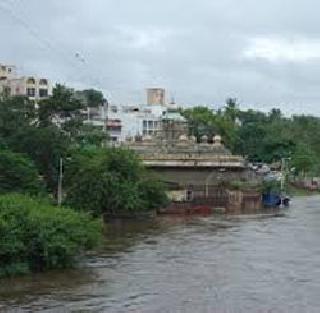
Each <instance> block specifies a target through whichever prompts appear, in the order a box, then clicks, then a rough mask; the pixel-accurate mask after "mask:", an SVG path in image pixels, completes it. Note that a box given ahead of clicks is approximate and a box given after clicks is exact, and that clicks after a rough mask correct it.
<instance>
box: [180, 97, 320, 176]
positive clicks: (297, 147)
mask: <svg viewBox="0 0 320 313" xmlns="http://www.w3.org/2000/svg"><path fill="white" fill-rule="evenodd" d="M182 114H183V115H184V116H185V117H186V118H187V120H188V122H189V127H190V134H193V135H195V136H197V138H198V139H200V137H201V136H202V135H204V134H206V135H209V137H211V136H213V135H215V134H219V135H221V136H222V138H223V140H224V142H225V144H226V146H227V147H228V148H229V149H230V150H231V151H232V152H233V153H235V154H241V155H244V156H246V157H247V158H248V160H250V161H252V162H267V163H272V162H279V161H280V160H281V158H290V160H291V161H290V165H291V167H292V168H294V169H295V171H296V173H300V174H305V173H308V172H312V173H314V174H317V175H319V174H320V137H319V133H320V118H318V117H314V116H305V115H299V116H297V115H294V116H292V117H286V116H284V115H283V114H282V113H281V111H280V110H279V109H272V110H271V111H270V112H268V113H264V112H260V111H254V110H246V111H243V110H240V108H239V105H238V104H237V103H236V100H235V99H229V100H227V104H226V106H225V107H224V108H223V109H220V110H217V111H215V110H210V109H208V108H207V107H201V106H200V107H194V108H191V109H186V110H182Z"/></svg>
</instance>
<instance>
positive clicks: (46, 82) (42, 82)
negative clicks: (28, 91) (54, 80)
mask: <svg viewBox="0 0 320 313" xmlns="http://www.w3.org/2000/svg"><path fill="white" fill-rule="evenodd" d="M39 85H48V81H47V80H46V79H44V78H42V79H40V81H39Z"/></svg>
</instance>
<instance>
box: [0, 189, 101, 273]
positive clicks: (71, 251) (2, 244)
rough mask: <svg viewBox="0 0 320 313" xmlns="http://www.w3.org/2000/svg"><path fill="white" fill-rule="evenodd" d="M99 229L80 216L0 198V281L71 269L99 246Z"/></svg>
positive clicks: (10, 196) (34, 202) (41, 202)
mask: <svg viewBox="0 0 320 313" xmlns="http://www.w3.org/2000/svg"><path fill="white" fill-rule="evenodd" d="M101 231H102V225H101V223H100V222H99V221H96V220H94V219H92V218H91V217H89V216H88V215H87V214H84V213H77V212H75V211H73V210H71V209H68V208H62V207H61V208H60V207H54V206H52V205H50V204H48V203H47V202H46V201H45V200H39V199H38V200H36V199H32V198H30V197H27V196H23V195H19V194H6V195H1V196H0V277H1V276H10V275H15V274H22V273H27V272H31V271H42V270H45V269H53V268H64V267H68V266H71V265H72V264H73V262H74V257H75V256H77V255H79V254H81V253H82V252H83V251H84V250H86V249H91V248H93V247H94V246H96V245H97V244H98V242H99V239H100V236H101Z"/></svg>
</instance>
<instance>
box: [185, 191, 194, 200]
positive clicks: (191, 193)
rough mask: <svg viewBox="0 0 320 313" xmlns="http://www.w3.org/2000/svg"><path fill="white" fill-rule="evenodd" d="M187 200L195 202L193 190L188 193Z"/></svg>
mask: <svg viewBox="0 0 320 313" xmlns="http://www.w3.org/2000/svg"><path fill="white" fill-rule="evenodd" d="M186 199H187V201H192V200H193V191H192V190H187V191H186Z"/></svg>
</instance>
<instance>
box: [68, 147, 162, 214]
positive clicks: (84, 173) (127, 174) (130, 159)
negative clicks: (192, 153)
mask: <svg viewBox="0 0 320 313" xmlns="http://www.w3.org/2000/svg"><path fill="white" fill-rule="evenodd" d="M65 182H66V202H67V203H69V204H70V205H71V206H73V207H75V208H79V209H85V210H89V211H90V212H92V213H93V214H95V215H99V214H101V213H104V212H111V213H119V212H131V213H135V212H140V211H146V210H150V209H153V208H155V207H159V206H162V205H164V204H165V203H166V200H167V197H166V194H165V191H164V188H163V186H162V185H161V184H160V183H158V181H157V180H156V179H155V178H152V177H151V176H150V174H149V173H148V172H147V171H146V170H145V169H144V167H143V166H142V163H141V161H140V160H139V159H138V158H137V157H136V156H135V154H134V153H133V152H132V151H129V150H124V149H115V148H112V149H101V150H96V149H95V150H85V151H83V152H81V153H79V151H77V152H76V153H73V154H72V157H71V160H70V161H69V162H68V165H67V166H66V176H65Z"/></svg>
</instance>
